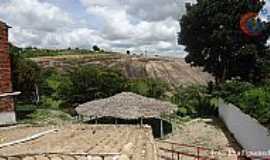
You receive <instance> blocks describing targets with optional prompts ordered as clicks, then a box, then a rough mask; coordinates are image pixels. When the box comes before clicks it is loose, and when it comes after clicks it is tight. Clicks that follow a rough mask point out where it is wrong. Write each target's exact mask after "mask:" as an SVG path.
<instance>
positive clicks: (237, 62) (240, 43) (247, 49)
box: [179, 0, 270, 84]
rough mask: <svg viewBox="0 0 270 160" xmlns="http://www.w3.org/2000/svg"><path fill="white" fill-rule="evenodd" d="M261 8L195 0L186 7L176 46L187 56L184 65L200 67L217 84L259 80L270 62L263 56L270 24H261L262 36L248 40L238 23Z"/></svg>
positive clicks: (247, 1) (246, 1) (235, 0)
mask: <svg viewBox="0 0 270 160" xmlns="http://www.w3.org/2000/svg"><path fill="white" fill-rule="evenodd" d="M263 5H264V2H261V1H254V0H252V1H251V0H241V1H240V0H230V1H228V0H226V1H217V0H198V3H197V4H195V5H192V6H188V7H187V13H186V15H184V16H183V17H182V19H181V20H180V26H181V32H180V33H179V44H182V45H185V46H186V49H185V50H186V51H187V52H188V53H189V54H188V55H187V57H186V58H185V59H186V62H187V63H190V64H191V65H193V66H200V67H203V68H204V70H205V71H207V72H209V73H211V74H212V75H213V76H214V77H215V78H216V82H217V83H218V84H219V83H222V82H224V81H225V80H226V79H231V78H233V77H240V78H241V80H246V81H252V80H253V81H257V80H260V79H261V75H262V73H263V71H262V67H263V65H264V64H265V62H266V61H268V60H269V58H268V57H269V53H268V54H267V53H266V52H265V49H266V45H265V44H266V42H267V39H268V38H269V29H270V28H269V24H268V23H263V26H264V27H263V28H262V31H261V34H259V35H256V36H249V35H247V34H245V33H244V32H243V30H242V29H241V27H240V21H241V18H242V17H243V15H245V14H246V13H249V12H251V13H258V12H259V11H260V10H261V9H262V7H263Z"/></svg>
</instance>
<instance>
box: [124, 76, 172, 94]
mask: <svg viewBox="0 0 270 160" xmlns="http://www.w3.org/2000/svg"><path fill="white" fill-rule="evenodd" d="M127 90H128V91H130V92H133V93H137V94H140V95H143V96H146V97H152V98H157V99H163V98H164V97H165V96H166V95H165V93H166V92H167V91H168V90H169V86H168V84H167V83H166V82H163V81H161V80H155V79H151V78H150V79H138V80H130V82H129V83H128V89H127Z"/></svg>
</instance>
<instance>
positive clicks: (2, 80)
mask: <svg viewBox="0 0 270 160" xmlns="http://www.w3.org/2000/svg"><path fill="white" fill-rule="evenodd" d="M9 28H10V27H9V26H8V25H7V24H5V23H3V22H1V21H0V125H6V124H12V123H15V122H16V118H15V112H14V101H13V96H14V95H15V94H16V93H12V83H11V60H10V55H9V52H8V46H9V45H8V29H9Z"/></svg>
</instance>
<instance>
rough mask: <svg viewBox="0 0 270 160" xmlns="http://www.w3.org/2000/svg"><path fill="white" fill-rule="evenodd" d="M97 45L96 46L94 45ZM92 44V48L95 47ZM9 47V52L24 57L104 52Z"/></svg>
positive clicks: (98, 51)
mask: <svg viewBox="0 0 270 160" xmlns="http://www.w3.org/2000/svg"><path fill="white" fill-rule="evenodd" d="M96 47H97V46H96ZM96 47H95V46H93V49H97V48H96ZM9 48H10V51H11V53H13V54H16V56H20V57H24V58H34V57H43V56H61V55H74V54H76V55H86V54H97V53H103V54H104V53H105V54H108V53H109V52H105V51H104V50H102V49H100V48H98V50H90V49H79V48H75V49H71V48H68V49H39V48H35V47H27V48H19V47H16V46H14V45H12V44H9Z"/></svg>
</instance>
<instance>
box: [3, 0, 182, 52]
mask: <svg viewBox="0 0 270 160" xmlns="http://www.w3.org/2000/svg"><path fill="white" fill-rule="evenodd" d="M1 1H3V2H1V3H0V17H3V20H4V21H5V22H7V23H8V24H10V25H11V26H13V28H12V29H11V30H10V41H11V42H13V43H15V44H16V45H18V46H22V47H26V46H37V47H43V48H68V47H72V48H75V47H80V48H90V47H91V46H92V45H93V44H97V45H99V46H100V47H102V48H105V49H109V50H116V51H125V50H127V49H129V50H132V51H134V52H144V51H145V50H147V51H148V52H152V53H153V54H158V53H159V52H162V53H166V54H168V53H170V54H172V53H175V52H177V53H178V54H181V53H182V51H183V47H181V46H178V45H177V44H176V41H177V40H176V39H177V36H176V34H177V32H178V31H179V24H178V21H177V18H178V16H179V14H182V13H183V12H184V3H183V2H181V1H182V0H80V2H81V4H82V5H83V6H84V7H85V10H86V11H85V12H87V13H88V15H89V17H92V18H89V19H87V18H86V19H83V18H82V19H77V18H73V15H72V14H73V13H72V12H70V13H68V12H67V10H66V9H65V8H64V7H63V5H61V7H60V6H57V4H59V2H60V1H62V2H63V3H68V2H67V1H65V0H58V1H57V2H58V3H53V1H52V0H49V1H48V0H1ZM176 1H179V2H180V3H176ZM49 2H50V3H49ZM80 2H79V1H77V2H76V3H80ZM70 3H71V2H70ZM73 3H75V2H73ZM69 11H70V10H69ZM74 12H77V10H75V11H74ZM80 12H84V11H81V10H80ZM80 12H78V13H80ZM86 15H87V14H86ZM76 17H78V15H76ZM92 19H94V20H93V21H92ZM97 19H98V22H97ZM82 22H83V23H82ZM93 23H94V24H100V25H93V26H99V27H98V28H91V27H89V26H87V24H93Z"/></svg>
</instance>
